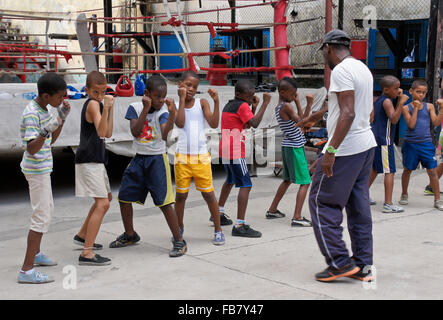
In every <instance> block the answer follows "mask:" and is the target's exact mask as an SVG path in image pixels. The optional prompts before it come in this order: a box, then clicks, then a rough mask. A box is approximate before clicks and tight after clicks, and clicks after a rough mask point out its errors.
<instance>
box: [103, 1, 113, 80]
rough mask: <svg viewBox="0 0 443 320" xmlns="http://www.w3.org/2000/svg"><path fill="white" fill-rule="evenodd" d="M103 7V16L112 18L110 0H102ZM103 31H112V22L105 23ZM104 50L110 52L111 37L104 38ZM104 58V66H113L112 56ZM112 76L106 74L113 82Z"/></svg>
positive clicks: (107, 32) (109, 32) (108, 32)
mask: <svg viewBox="0 0 443 320" xmlns="http://www.w3.org/2000/svg"><path fill="white" fill-rule="evenodd" d="M103 8H104V16H105V17H109V18H112V0H103ZM105 33H106V34H111V33H112V23H106V24H105ZM105 51H106V52H108V53H112V38H107V39H106V40H105ZM105 59H106V60H105V61H106V68H113V67H114V66H113V63H112V56H107V57H106V58H105ZM113 80H114V77H113V76H108V81H110V82H113Z"/></svg>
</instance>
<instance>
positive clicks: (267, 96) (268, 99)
mask: <svg viewBox="0 0 443 320" xmlns="http://www.w3.org/2000/svg"><path fill="white" fill-rule="evenodd" d="M257 99H258V98H257ZM270 102H271V95H270V94H269V93H267V92H265V93H264V94H263V103H262V105H261V107H260V110H259V111H258V113H257V114H256V115H255V116H254V118H252V119H251V120H249V121H248V124H249V125H250V126H251V127H253V128H257V127H258V125H259V124H260V122H261V121H262V119H263V116H264V114H265V111H266V108H267V107H268V105H269V103H270ZM257 104H258V102H257Z"/></svg>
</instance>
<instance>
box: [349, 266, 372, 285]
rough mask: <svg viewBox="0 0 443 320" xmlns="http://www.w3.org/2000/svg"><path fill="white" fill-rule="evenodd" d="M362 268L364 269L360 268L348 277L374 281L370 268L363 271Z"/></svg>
mask: <svg viewBox="0 0 443 320" xmlns="http://www.w3.org/2000/svg"><path fill="white" fill-rule="evenodd" d="M363 270H365V268H363V269H360V271H358V272H357V273H354V274H352V275H350V276H348V277H349V278H353V279H357V280H360V281H365V282H371V281H374V276H373V275H372V272H371V269H370V268H368V270H367V271H363Z"/></svg>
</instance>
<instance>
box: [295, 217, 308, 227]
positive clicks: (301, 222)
mask: <svg viewBox="0 0 443 320" xmlns="http://www.w3.org/2000/svg"><path fill="white" fill-rule="evenodd" d="M291 227H312V222H311V221H309V220H308V219H306V218H305V217H303V218H302V219H301V220H296V219H291Z"/></svg>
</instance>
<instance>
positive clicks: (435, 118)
mask: <svg viewBox="0 0 443 320" xmlns="http://www.w3.org/2000/svg"><path fill="white" fill-rule="evenodd" d="M439 101H440V102H439ZM437 105H438V107H439V110H438V115H437V114H435V107H434V105H433V104H430V103H428V110H429V115H430V116H431V121H432V124H433V125H434V126H435V127H438V126H439V125H440V124H441V121H442V119H443V99H439V100H437Z"/></svg>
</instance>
